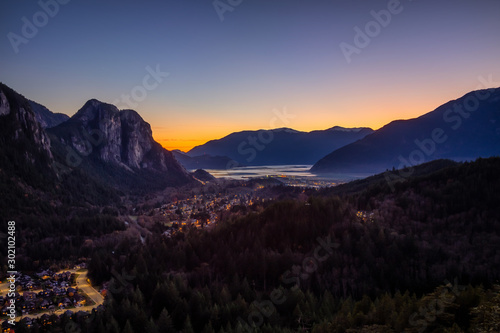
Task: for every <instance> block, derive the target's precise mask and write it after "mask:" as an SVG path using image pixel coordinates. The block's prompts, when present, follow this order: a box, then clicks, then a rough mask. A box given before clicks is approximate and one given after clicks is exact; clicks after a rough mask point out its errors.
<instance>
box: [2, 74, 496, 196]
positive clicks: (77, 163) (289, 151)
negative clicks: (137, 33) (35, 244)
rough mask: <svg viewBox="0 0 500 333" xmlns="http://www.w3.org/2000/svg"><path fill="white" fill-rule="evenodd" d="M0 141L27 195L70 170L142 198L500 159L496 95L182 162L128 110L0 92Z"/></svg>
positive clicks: (221, 142)
mask: <svg viewBox="0 0 500 333" xmlns="http://www.w3.org/2000/svg"><path fill="white" fill-rule="evenodd" d="M0 131H1V132H0V153H1V154H0V155H1V156H0V177H4V179H10V178H8V177H10V176H12V175H15V176H16V177H19V179H25V180H29V181H30V182H31V183H32V184H30V183H29V182H28V185H30V186H31V185H33V184H41V183H51V182H52V183H54V182H55V183H57V182H58V181H61V179H64V175H65V174H67V173H68V171H69V172H73V171H75V170H77V171H78V172H76V174H78V175H79V176H78V177H84V178H85V177H87V178H88V179H93V181H95V182H96V184H106V186H111V187H113V188H120V189H138V188H142V189H145V190H152V189H160V188H165V187H167V186H180V185H183V184H188V183H191V182H195V181H196V180H195V179H194V178H193V175H192V174H189V173H188V172H187V171H186V169H203V168H207V169H229V168H232V167H234V166H237V165H247V166H258V165H292V164H295V165H307V164H314V166H313V167H312V169H311V171H312V172H314V173H318V174H325V173H378V172H383V171H385V170H387V169H392V168H403V167H405V166H413V165H417V164H421V163H424V162H428V161H431V160H436V159H450V160H454V161H463V160H474V159H476V158H478V157H490V156H499V155H500V88H496V89H488V90H480V91H474V92H471V93H468V94H466V95H464V96H463V97H461V98H459V99H457V100H453V101H450V102H448V103H446V104H444V105H442V106H440V107H438V108H437V109H436V110H434V111H432V112H429V113H427V114H425V115H423V116H421V117H418V118H415V119H410V120H397V121H393V122H391V123H389V124H388V125H386V126H384V127H382V128H381V129H379V130H377V131H373V130H371V129H370V128H342V127H333V128H330V129H328V130H321V131H312V132H301V131H296V130H293V129H289V128H280V129H274V130H261V131H243V132H236V133H232V134H230V135H228V136H226V137H224V138H221V139H218V140H212V141H209V142H207V143H205V144H204V145H201V146H197V147H195V148H193V149H192V150H190V151H189V152H188V153H183V152H181V151H174V152H170V151H168V150H166V149H164V148H163V147H161V145H160V144H158V143H157V142H156V141H154V139H153V137H152V131H151V126H150V125H149V124H148V123H146V122H145V121H144V120H143V119H142V118H141V116H140V115H139V114H138V113H137V112H135V111H133V110H118V109H117V108H116V107H115V106H113V105H110V104H106V103H102V102H100V101H98V100H95V99H92V100H89V101H88V102H87V103H85V105H84V106H83V107H82V108H81V109H80V110H79V111H78V112H77V113H76V114H75V115H74V116H73V117H71V118H69V117H67V116H66V115H63V114H54V113H52V112H51V111H50V110H48V109H47V108H46V107H44V106H43V105H40V104H38V103H36V102H34V101H30V100H28V99H26V98H25V97H24V96H22V95H20V94H18V93H17V92H15V91H14V90H12V89H11V88H9V87H7V86H6V85H4V84H0ZM78 177H77V178H78ZM75 179H76V178H75ZM75 179H73V181H77V180H75ZM83 182H85V181H83ZM96 186H97V185H96ZM96 186H94V188H97V187H98V186H97V187H96Z"/></svg>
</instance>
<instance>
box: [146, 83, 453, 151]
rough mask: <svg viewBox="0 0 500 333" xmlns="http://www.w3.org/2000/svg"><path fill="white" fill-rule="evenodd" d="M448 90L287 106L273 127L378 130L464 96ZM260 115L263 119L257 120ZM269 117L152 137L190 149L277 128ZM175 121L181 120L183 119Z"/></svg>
mask: <svg viewBox="0 0 500 333" xmlns="http://www.w3.org/2000/svg"><path fill="white" fill-rule="evenodd" d="M447 93H449V95H448V94H444V95H445V97H443V94H442V92H441V93H435V95H434V96H426V97H427V98H425V99H419V97H421V96H418V93H415V95H408V94H407V95H403V94H399V95H398V94H395V95H394V97H393V98H392V99H391V98H389V99H388V96H375V97H374V96H370V98H366V99H359V100H352V99H346V100H345V101H341V102H339V103H338V104H337V105H336V106H335V109H336V111H335V112H334V111H330V110H329V108H328V107H325V106H316V108H318V109H320V110H314V111H312V110H311V111H309V112H307V113H306V112H303V111H304V110H303V109H299V108H298V107H297V108H288V109H289V110H288V112H289V113H290V114H293V115H294V118H291V119H290V120H289V121H288V122H286V123H279V122H276V124H275V125H276V126H275V127H274V128H281V127H288V128H292V129H295V130H297V131H304V132H310V131H315V130H326V129H328V128H332V127H334V126H341V127H346V128H352V127H370V128H372V129H374V130H378V129H380V128H382V127H383V126H385V125H387V124H389V123H390V122H392V121H394V120H405V119H412V118H417V117H420V116H422V115H424V114H426V113H428V112H431V111H433V110H435V109H436V108H437V107H439V106H440V105H442V104H444V103H446V102H448V101H449V100H451V99H455V98H459V97H461V94H460V93H459V94H457V93H456V92H452V91H450V92H447ZM446 95H448V97H446ZM374 106H375V107H374ZM257 118H259V120H261V119H264V120H263V121H258V120H257ZM270 118H272V113H271V114H264V115H261V116H258V115H255V116H254V117H253V118H251V119H248V121H247V120H245V119H241V120H240V121H235V120H233V121H228V120H226V121H220V120H217V119H213V118H210V117H209V116H204V117H203V118H199V119H198V120H197V121H196V122H190V123H189V125H181V126H172V127H168V128H167V127H153V136H154V138H155V140H156V141H157V142H159V143H160V144H161V145H162V146H163V147H164V148H165V149H167V150H174V149H179V150H181V151H183V152H188V151H189V150H190V149H192V148H193V147H195V146H199V145H203V144H205V143H206V142H208V141H210V140H217V139H221V138H223V137H225V136H227V135H229V134H231V133H234V132H240V131H244V130H260V129H264V130H269V129H274V128H271V127H270V126H271V125H270V122H269V119H270ZM176 120H177V121H181V119H176ZM177 121H176V122H177ZM152 123H160V122H152Z"/></svg>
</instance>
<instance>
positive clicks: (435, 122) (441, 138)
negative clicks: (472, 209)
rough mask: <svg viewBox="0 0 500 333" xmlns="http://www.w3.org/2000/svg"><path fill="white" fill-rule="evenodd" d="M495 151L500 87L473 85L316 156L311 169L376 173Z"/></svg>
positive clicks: (499, 144) (498, 149) (499, 148)
mask: <svg viewBox="0 0 500 333" xmlns="http://www.w3.org/2000/svg"><path fill="white" fill-rule="evenodd" d="M499 155H500V88H496V89H488V90H478V91H473V92H470V93H468V94H466V95H464V96H463V97H461V98H459V99H457V100H453V101H450V102H448V103H446V104H444V105H442V106H440V107H438V108H437V109H436V110H434V111H432V112H429V113H427V114H425V115H423V116H421V117H418V118H415V119H410V120H397V121H393V122H391V123H389V124H388V125H386V126H384V127H382V128H381V129H379V130H377V131H376V132H375V133H373V134H370V135H368V136H366V137H365V138H364V139H362V140H359V141H357V142H354V143H351V144H349V145H347V146H345V147H342V148H340V149H337V150H335V151H333V152H332V153H330V154H329V155H327V156H325V157H324V158H322V159H321V160H319V161H318V162H317V163H316V164H315V165H314V166H313V167H312V168H311V172H315V173H345V172H350V173H356V172H361V173H377V172H382V171H384V170H387V169H392V168H403V167H405V166H407V167H410V166H413V165H417V164H421V163H424V162H426V161H431V160H435V159H451V160H455V161H464V160H474V159H476V158H478V157H490V156H499Z"/></svg>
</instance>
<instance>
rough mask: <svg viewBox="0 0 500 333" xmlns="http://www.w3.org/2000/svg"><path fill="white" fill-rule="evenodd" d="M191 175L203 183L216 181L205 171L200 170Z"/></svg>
mask: <svg viewBox="0 0 500 333" xmlns="http://www.w3.org/2000/svg"><path fill="white" fill-rule="evenodd" d="M191 175H192V176H193V177H194V178H196V179H198V180H200V181H202V182H209V181H212V180H215V179H216V178H215V177H214V176H212V175H211V174H209V173H208V172H206V171H205V170H203V169H198V170H196V171H194V172H192V173H191Z"/></svg>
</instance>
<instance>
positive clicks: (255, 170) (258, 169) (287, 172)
mask: <svg viewBox="0 0 500 333" xmlns="http://www.w3.org/2000/svg"><path fill="white" fill-rule="evenodd" d="M311 167H312V165H263V166H245V167H236V168H232V169H224V170H215V169H207V170H206V171H208V172H209V173H210V174H211V175H213V176H214V177H216V178H232V179H238V180H245V179H249V178H258V177H279V176H285V177H297V178H308V179H311V180H312V179H328V180H337V181H340V182H346V181H350V180H355V179H361V178H365V177H368V176H370V174H354V173H353V174H327V175H317V174H314V173H311V172H310V171H309V170H310V169H311Z"/></svg>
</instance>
